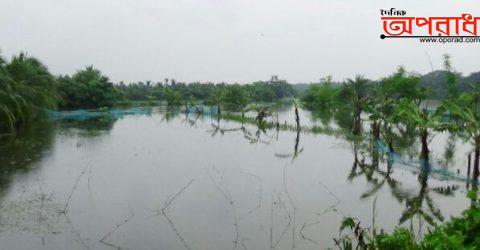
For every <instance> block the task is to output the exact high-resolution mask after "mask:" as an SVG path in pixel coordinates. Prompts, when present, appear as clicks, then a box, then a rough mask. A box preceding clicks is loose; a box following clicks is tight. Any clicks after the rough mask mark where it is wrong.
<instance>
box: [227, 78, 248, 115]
mask: <svg viewBox="0 0 480 250" xmlns="http://www.w3.org/2000/svg"><path fill="white" fill-rule="evenodd" d="M224 99H225V103H226V104H227V105H228V106H230V108H232V109H234V110H243V109H244V108H245V107H246V106H247V105H248V103H249V102H250V98H249V96H247V91H246V90H245V88H242V87H241V86H240V85H238V84H235V85H232V86H228V87H227V90H226V92H225V97H224Z"/></svg>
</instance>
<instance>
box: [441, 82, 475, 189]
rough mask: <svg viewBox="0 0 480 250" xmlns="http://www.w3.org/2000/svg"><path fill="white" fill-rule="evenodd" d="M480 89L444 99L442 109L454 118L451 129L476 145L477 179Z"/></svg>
mask: <svg viewBox="0 0 480 250" xmlns="http://www.w3.org/2000/svg"><path fill="white" fill-rule="evenodd" d="M479 104H480V90H478V89H477V90H476V91H475V92H473V93H471V94H469V93H464V94H463V95H462V96H461V97H460V99H459V100H457V101H444V102H443V104H442V105H441V109H442V111H444V112H445V113H449V114H450V116H451V117H452V118H453V121H451V123H450V129H451V130H453V131H458V132H461V133H463V134H464V135H465V137H466V138H467V140H471V141H472V142H473V146H474V160H473V179H474V180H477V179H478V176H479V174H480V171H479V161H480V114H479V111H478V106H479Z"/></svg>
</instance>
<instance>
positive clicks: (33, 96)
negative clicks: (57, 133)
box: [0, 53, 58, 131]
mask: <svg viewBox="0 0 480 250" xmlns="http://www.w3.org/2000/svg"><path fill="white" fill-rule="evenodd" d="M0 58H1V57H0ZM55 85H56V84H55V78H54V77H53V76H52V75H51V74H50V73H49V72H48V69H47V68H46V67H45V66H44V65H43V64H42V63H41V62H40V61H38V60H37V59H35V58H32V57H28V56H27V55H26V54H25V53H20V54H19V55H18V56H14V57H13V58H12V59H11V61H10V62H7V61H6V60H4V59H3V58H1V59H0V130H3V131H5V130H10V131H14V129H15V128H17V127H19V126H21V125H24V124H26V123H28V122H30V121H31V120H32V119H34V118H36V117H38V115H39V114H42V113H43V110H44V109H45V108H54V107H56V103H57V99H58V97H57V95H56V89H55V88H56V86H55Z"/></svg>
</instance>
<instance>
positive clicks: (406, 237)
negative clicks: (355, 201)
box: [334, 191, 480, 250]
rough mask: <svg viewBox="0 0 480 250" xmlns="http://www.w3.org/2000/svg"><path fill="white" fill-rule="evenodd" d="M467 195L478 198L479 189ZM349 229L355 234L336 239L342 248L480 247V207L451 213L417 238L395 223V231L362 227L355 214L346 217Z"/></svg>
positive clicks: (345, 226) (345, 225)
mask: <svg viewBox="0 0 480 250" xmlns="http://www.w3.org/2000/svg"><path fill="white" fill-rule="evenodd" d="M468 198H469V199H471V200H472V201H476V200H477V193H476V191H470V192H469V194H468ZM345 229H350V230H351V232H352V234H343V235H341V236H340V237H339V238H338V239H334V241H335V244H336V245H337V246H338V247H339V248H340V249H354V248H357V249H358V247H359V248H361V249H408V250H410V249H412V250H413V249H478V248H479V247H480V208H479V207H478V206H477V205H476V204H475V203H473V205H472V206H471V207H470V208H469V209H466V210H465V211H463V212H462V214H461V215H460V216H459V217H452V218H451V219H450V221H448V222H445V223H444V224H443V225H437V226H434V227H433V228H431V229H429V232H428V233H427V234H425V235H424V237H423V239H421V240H417V239H416V238H415V233H414V232H413V231H412V230H411V229H407V228H404V227H396V228H395V229H394V231H393V232H392V233H381V234H375V233H374V232H373V230H370V229H368V228H362V227H360V222H358V221H357V220H356V219H354V218H350V217H347V218H344V219H343V221H342V223H341V225H340V232H341V233H342V232H343V231H344V230H345Z"/></svg>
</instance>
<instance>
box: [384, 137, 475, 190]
mask: <svg viewBox="0 0 480 250" xmlns="http://www.w3.org/2000/svg"><path fill="white" fill-rule="evenodd" d="M377 148H378V152H379V153H386V154H390V156H389V157H392V158H393V161H394V163H395V164H394V166H395V167H397V168H402V169H406V170H408V171H412V172H420V171H426V172H428V173H429V174H430V175H431V176H433V177H434V178H436V179H439V180H457V181H466V180H467V177H465V176H462V175H460V174H458V173H455V172H453V171H452V170H450V169H448V168H447V167H445V166H441V165H440V164H435V163H434V162H428V164H426V162H425V161H424V160H413V159H410V158H405V157H402V156H401V155H399V154H397V153H395V152H390V150H389V149H388V146H387V145H386V144H384V143H383V142H382V141H380V140H378V141H377ZM425 168H426V169H425Z"/></svg>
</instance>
